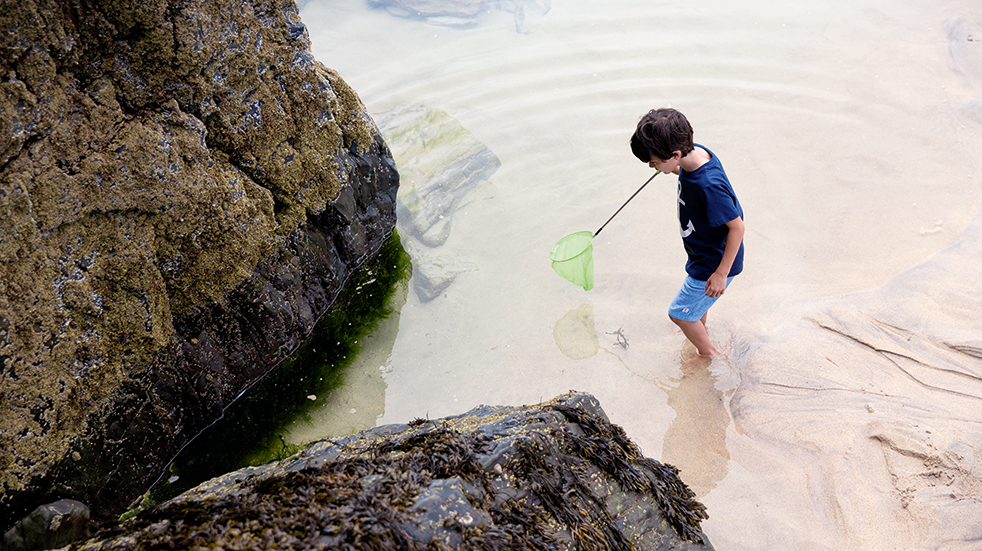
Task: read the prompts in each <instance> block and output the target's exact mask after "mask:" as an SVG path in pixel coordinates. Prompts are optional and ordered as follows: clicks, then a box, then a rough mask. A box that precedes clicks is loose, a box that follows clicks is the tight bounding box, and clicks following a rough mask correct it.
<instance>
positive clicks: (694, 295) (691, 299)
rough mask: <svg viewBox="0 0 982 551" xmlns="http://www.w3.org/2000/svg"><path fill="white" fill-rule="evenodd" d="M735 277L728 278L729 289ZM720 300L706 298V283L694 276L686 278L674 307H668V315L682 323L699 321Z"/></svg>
mask: <svg viewBox="0 0 982 551" xmlns="http://www.w3.org/2000/svg"><path fill="white" fill-rule="evenodd" d="M734 277H736V276H730V277H728V278H726V287H727V289H729V287H730V282H731V281H733V278H734ZM718 299H719V297H716V298H712V297H707V296H706V282H705V281H699V280H698V279H695V278H693V277H692V276H685V281H683V282H682V288H681V289H679V293H678V294H677V295H675V298H674V299H672V305H671V306H669V307H668V315H669V316H672V317H673V318H675V319H677V320H682V321H699V320H701V319H702V317H703V316H704V315H706V312H708V311H709V307H710V306H712V305H713V304H715V303H716V301H717V300H718Z"/></svg>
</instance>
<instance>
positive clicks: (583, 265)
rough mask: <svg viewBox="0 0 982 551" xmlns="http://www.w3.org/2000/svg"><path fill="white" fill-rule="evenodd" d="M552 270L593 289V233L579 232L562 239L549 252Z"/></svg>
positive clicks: (573, 281)
mask: <svg viewBox="0 0 982 551" xmlns="http://www.w3.org/2000/svg"><path fill="white" fill-rule="evenodd" d="M549 259H550V260H552V269H553V270H554V271H555V272H556V273H557V274H559V275H560V276H562V277H563V278H565V279H566V280H567V281H569V282H571V283H573V284H574V285H578V286H580V287H583V290H584V291H589V290H590V289H593V232H591V231H578V232H576V233H571V234H569V235H567V236H566V237H564V238H562V239H560V240H559V241H558V242H557V243H556V244H555V245H553V246H552V250H550V251H549Z"/></svg>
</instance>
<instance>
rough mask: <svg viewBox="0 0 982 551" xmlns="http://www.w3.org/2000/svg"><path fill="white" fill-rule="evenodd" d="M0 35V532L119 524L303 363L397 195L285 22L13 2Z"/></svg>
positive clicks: (375, 146)
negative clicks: (66, 518)
mask: <svg viewBox="0 0 982 551" xmlns="http://www.w3.org/2000/svg"><path fill="white" fill-rule="evenodd" d="M0 29H3V31H4V32H3V33H0V45H2V48H0V75H2V81H0V219H2V220H3V224H0V402H2V404H3V407H2V408H0V473H2V474H0V518H2V519H4V520H5V521H7V522H9V523H12V522H13V521H15V520H16V519H17V518H20V517H22V516H24V515H26V514H27V513H28V512H29V511H31V510H33V509H34V508H35V507H36V506H37V505H38V504H41V503H46V502H51V501H54V500H56V499H59V498H65V497H71V498H74V499H78V500H80V501H82V502H84V503H86V504H88V505H89V506H90V507H91V508H92V514H93V516H94V517H95V518H105V517H106V516H108V515H113V514H118V513H119V512H120V511H121V510H124V509H125V508H126V506H127V505H128V504H129V503H130V502H131V500H132V499H133V498H135V497H136V496H138V495H140V494H142V493H143V492H144V491H145V490H146V488H147V487H148V486H149V484H150V483H152V482H153V480H154V479H155V478H156V477H157V476H158V475H159V473H160V472H161V471H162V469H163V468H164V466H165V465H166V464H167V463H168V461H169V460H170V459H171V457H172V456H173V455H174V454H175V453H176V452H177V450H179V449H180V448H181V447H182V446H183V445H184V444H186V443H187V442H188V441H189V439H191V438H193V437H194V436H195V435H196V434H197V433H198V432H200V431H201V430H202V429H203V428H204V427H206V426H208V425H209V424H210V423H212V422H213V421H214V420H215V419H217V418H218V417H220V416H221V414H222V411H223V409H224V408H225V407H226V406H227V405H228V404H229V403H230V402H231V401H232V400H234V399H235V398H236V397H237V396H239V395H240V394H241V393H242V392H243V391H244V390H245V389H246V388H248V387H249V386H250V385H251V384H252V383H254V382H255V381H256V380H258V379H259V378H261V377H263V375H264V374H266V373H267V372H269V371H270V369H271V368H273V367H274V366H275V365H276V364H277V363H278V362H280V361H281V360H283V359H284V358H286V357H288V356H289V355H290V354H291V352H293V351H294V350H295V349H296V348H297V347H298V345H299V344H300V343H301V342H302V340H303V339H304V337H305V336H306V335H307V334H308V333H309V332H310V331H311V329H312V328H313V326H314V324H315V323H316V321H317V320H318V319H319V318H320V317H321V315H322V314H323V313H324V312H325V311H326V310H327V309H328V308H329V306H330V305H331V303H332V301H333V299H334V297H335V296H336V295H337V293H338V291H339V289H340V288H341V286H342V285H343V283H344V281H345V280H346V278H347V277H348V275H349V274H350V273H351V272H352V271H353V270H354V269H355V268H356V267H357V266H359V265H360V264H361V263H362V262H363V261H365V260H367V259H369V258H371V257H372V256H373V255H374V254H375V251H377V250H378V248H379V247H380V246H381V244H382V243H383V242H384V241H385V240H386V239H387V238H388V237H389V235H390V234H391V232H392V229H393V227H394V224H395V212H394V209H395V193H396V189H397V186H398V176H397V174H396V171H395V167H394V163H393V161H392V159H391V155H390V153H389V151H388V148H387V147H386V146H385V144H384V142H383V141H382V138H381V137H380V135H379V133H378V131H377V129H376V127H375V125H374V123H373V122H372V121H371V119H370V118H369V116H368V115H367V112H366V110H365V108H364V106H363V105H362V104H361V102H360V101H359V100H358V98H357V96H356V95H355V93H354V92H353V91H352V90H351V89H350V88H348V86H347V85H346V84H345V83H344V82H343V81H342V80H341V78H340V77H339V76H338V75H337V74H335V73H334V72H332V71H331V70H330V69H327V68H326V67H324V66H322V65H320V64H318V63H317V62H316V61H315V60H314V59H313V57H312V56H311V54H310V50H309V40H308V38H307V32H306V29H305V27H304V26H303V24H302V23H301V22H300V19H299V15H298V12H297V9H296V5H295V4H294V3H293V0H243V1H241V2H237V3H236V4H235V5H234V6H232V5H229V4H227V3H222V2H211V1H210V0H190V1H182V2H175V1H169V0H146V1H141V2H116V1H110V0H72V1H68V0H16V1H14V0H2V5H0ZM7 527H9V524H5V525H4V526H3V527H2V528H3V529H6V528H7Z"/></svg>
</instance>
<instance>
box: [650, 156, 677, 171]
mask: <svg viewBox="0 0 982 551" xmlns="http://www.w3.org/2000/svg"><path fill="white" fill-rule="evenodd" d="M681 160H682V152H681V151H676V152H675V153H674V154H672V156H671V157H669V158H668V159H664V160H663V159H659V158H658V157H655V156H654V155H652V156H651V160H650V161H648V166H650V167H651V168H654V169H655V170H658V171H661V172H662V173H663V174H668V173H672V174H678V173H679V162H680V161H681Z"/></svg>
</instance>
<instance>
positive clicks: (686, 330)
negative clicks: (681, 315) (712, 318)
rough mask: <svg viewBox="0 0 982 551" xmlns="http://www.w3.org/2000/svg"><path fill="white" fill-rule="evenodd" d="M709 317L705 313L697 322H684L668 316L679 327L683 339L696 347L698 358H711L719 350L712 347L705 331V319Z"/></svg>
mask: <svg viewBox="0 0 982 551" xmlns="http://www.w3.org/2000/svg"><path fill="white" fill-rule="evenodd" d="M708 315H709V313H708V312H707V313H706V314H705V315H703V316H702V319H701V320H699V321H684V320H680V319H675V318H673V317H672V316H669V319H671V320H672V321H673V322H674V323H675V325H678V326H679V329H681V330H682V334H683V335H685V338H687V339H689V342H691V343H692V345H693V346H695V347H696V350H698V351H699V355H700V356H709V357H713V356H716V355H718V354H719V350H717V349H716V347H715V346H713V343H712V342H711V341H710V340H709V333H708V332H707V331H706V317H707V316H708Z"/></svg>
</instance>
